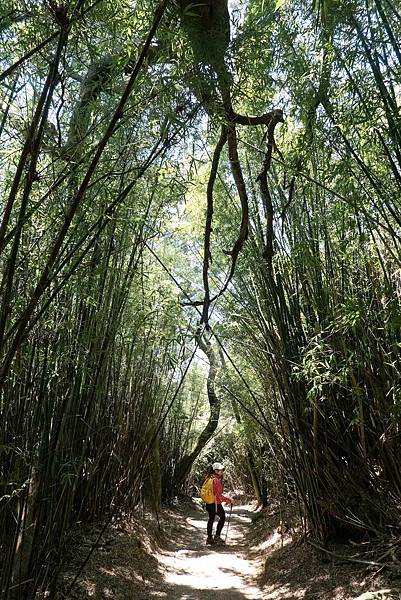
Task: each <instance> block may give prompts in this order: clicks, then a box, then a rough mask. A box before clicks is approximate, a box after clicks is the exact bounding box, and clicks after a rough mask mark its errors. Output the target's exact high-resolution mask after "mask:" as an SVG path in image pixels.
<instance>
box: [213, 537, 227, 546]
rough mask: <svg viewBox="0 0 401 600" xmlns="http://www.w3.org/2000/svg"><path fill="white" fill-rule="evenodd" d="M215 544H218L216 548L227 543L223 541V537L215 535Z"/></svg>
mask: <svg viewBox="0 0 401 600" xmlns="http://www.w3.org/2000/svg"><path fill="white" fill-rule="evenodd" d="M213 543H214V544H216V546H224V544H225V541H224V540H222V539H221V537H220V536H219V535H215V536H214V540H213Z"/></svg>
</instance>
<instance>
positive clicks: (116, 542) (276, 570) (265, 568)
mask: <svg viewBox="0 0 401 600" xmlns="http://www.w3.org/2000/svg"><path fill="white" fill-rule="evenodd" d="M160 521H161V529H162V534H161V533H160V531H159V528H158V526H157V525H156V524H155V523H154V522H153V523H151V522H149V521H146V522H142V521H141V520H135V521H131V522H129V524H127V523H126V522H124V523H120V524H119V525H117V526H113V528H111V529H110V530H109V532H108V533H107V534H106V536H105V538H104V540H103V542H102V544H101V545H100V547H99V548H98V549H97V550H96V551H95V552H94V553H93V555H92V557H91V559H90V560H89V562H88V564H87V566H86V568H85V571H84V572H83V573H82V575H81V577H80V578H79V580H78V581H77V583H76V584H75V586H74V588H73V589H72V591H71V592H70V593H69V594H68V595H66V594H65V590H66V588H68V584H69V582H71V580H72V577H73V573H74V572H75V571H76V567H77V565H79V564H80V562H82V560H83V558H84V557H85V555H86V554H87V552H88V550H89V549H90V547H91V544H92V543H93V542H94V540H95V539H96V537H97V534H98V532H97V531H96V530H93V528H92V529H91V530H90V531H89V530H88V532H87V533H86V534H85V533H83V532H80V533H79V536H80V538H81V539H78V538H77V539H76V543H75V547H74V544H73V545H72V550H71V555H70V560H69V568H68V572H67V573H65V574H64V583H63V586H62V587H63V589H64V593H63V590H60V592H59V594H58V596H57V597H58V598H60V599H61V598H65V599H67V598H68V600H72V599H78V598H79V599H80V600H83V599H85V600H86V599H89V598H94V599H95V600H101V599H102V600H103V599H108V598H109V599H113V600H134V599H135V600H152V599H157V598H165V599H166V600H259V599H260V600H262V599H263V600H279V599H280V600H355V599H358V600H390V599H391V600H393V599H394V600H395V599H397V600H400V599H401V582H400V581H399V580H398V581H397V580H394V579H393V580H392V581H391V582H390V581H389V579H388V578H387V579H386V576H385V574H379V575H378V574H375V573H372V571H368V570H367V569H366V567H364V566H362V565H361V566H359V565H356V564H352V563H350V562H347V561H336V562H334V560H332V559H330V558H326V557H324V556H322V555H319V553H317V552H316V550H315V549H314V548H312V547H310V546H309V545H306V544H304V543H299V542H294V541H293V539H292V537H291V536H290V535H289V533H282V532H283V531H284V529H285V528H286V527H284V526H283V519H282V515H281V514H280V515H279V514H278V512H277V511H270V513H269V512H267V513H265V514H261V513H255V511H254V510H253V507H252V506H236V507H234V511H233V514H232V518H231V522H230V527H229V531H228V539H227V546H225V547H210V546H206V545H205V537H206V536H205V528H206V515H205V513H203V512H202V511H201V509H200V507H199V506H197V505H196V504H195V503H185V504H183V505H181V506H179V507H177V508H176V509H174V510H169V511H164V512H163V514H162V515H160ZM144 523H145V524H144ZM145 525H146V526H145ZM289 530H291V527H289ZM225 531H226V529H224V531H223V537H224V535H225ZM347 548H348V549H347ZM349 552H350V550H349V547H344V554H345V555H346V554H347V553H348V554H349ZM390 583H391V585H390ZM397 584H398V585H397ZM373 591H376V593H375V594H373V593H372V592H373ZM369 592H371V593H370V594H369Z"/></svg>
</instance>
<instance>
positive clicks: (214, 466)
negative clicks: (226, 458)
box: [212, 462, 224, 471]
mask: <svg viewBox="0 0 401 600" xmlns="http://www.w3.org/2000/svg"><path fill="white" fill-rule="evenodd" d="M212 469H213V471H216V470H218V471H220V470H223V471H224V465H222V464H221V463H219V462H216V463H213V464H212Z"/></svg>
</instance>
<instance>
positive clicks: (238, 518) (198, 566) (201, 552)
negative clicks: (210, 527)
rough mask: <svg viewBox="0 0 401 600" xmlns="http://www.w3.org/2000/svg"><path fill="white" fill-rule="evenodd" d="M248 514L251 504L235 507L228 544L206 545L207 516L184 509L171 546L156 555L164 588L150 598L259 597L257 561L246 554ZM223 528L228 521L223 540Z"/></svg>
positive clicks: (243, 599)
mask: <svg viewBox="0 0 401 600" xmlns="http://www.w3.org/2000/svg"><path fill="white" fill-rule="evenodd" d="M250 515H251V511H250V507H247V506H241V507H234V510H233V513H232V517H231V522H230V527H229V532H228V538H227V546H225V547H210V546H206V545H205V540H206V515H205V514H202V513H201V512H199V511H195V510H193V511H191V512H190V514H189V515H188V512H186V514H184V515H183V516H182V527H180V530H179V531H178V532H177V533H178V535H177V538H176V539H175V540H173V541H172V547H171V548H170V549H169V550H168V551H164V552H162V553H160V554H159V555H158V560H159V563H160V565H161V566H162V567H163V571H164V581H165V584H166V587H165V588H164V589H163V590H159V591H156V590H154V592H153V594H152V597H160V598H163V597H164V598H168V599H169V600H178V599H180V600H259V599H262V598H263V595H262V593H261V591H260V589H259V588H258V587H257V585H256V582H255V578H256V575H257V573H258V571H259V570H260V562H259V561H258V560H257V559H256V558H253V557H250V556H249V553H248V552H247V545H246V541H245V533H246V529H247V526H248V524H249V523H250V522H251V517H250ZM227 517H228V511H227ZM216 521H217V519H216ZM226 528H227V522H226V525H225V528H224V530H223V534H222V537H223V539H224V537H225V532H226ZM163 587H164V586H163Z"/></svg>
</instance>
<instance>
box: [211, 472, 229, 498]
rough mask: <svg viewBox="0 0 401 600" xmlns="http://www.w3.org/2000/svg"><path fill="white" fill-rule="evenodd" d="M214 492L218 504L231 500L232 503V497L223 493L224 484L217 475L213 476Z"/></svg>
mask: <svg viewBox="0 0 401 600" xmlns="http://www.w3.org/2000/svg"><path fill="white" fill-rule="evenodd" d="M213 493H214V497H215V499H216V503H217V504H221V503H222V502H229V503H230V504H232V500H231V498H228V497H227V496H224V494H223V485H222V483H221V481H220V479H218V478H217V477H213Z"/></svg>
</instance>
